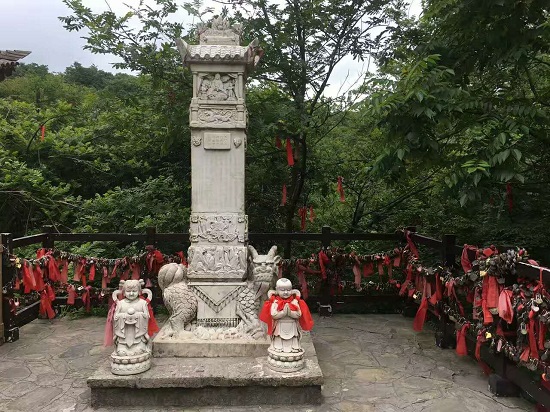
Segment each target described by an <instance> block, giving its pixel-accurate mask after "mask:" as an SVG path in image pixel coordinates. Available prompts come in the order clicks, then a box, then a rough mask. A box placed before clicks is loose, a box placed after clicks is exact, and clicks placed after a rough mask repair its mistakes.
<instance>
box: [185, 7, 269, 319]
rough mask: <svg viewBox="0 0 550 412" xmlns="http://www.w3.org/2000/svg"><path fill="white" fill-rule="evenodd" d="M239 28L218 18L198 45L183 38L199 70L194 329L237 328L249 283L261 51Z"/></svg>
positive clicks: (194, 140)
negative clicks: (255, 93) (249, 145)
mask: <svg viewBox="0 0 550 412" xmlns="http://www.w3.org/2000/svg"><path fill="white" fill-rule="evenodd" d="M240 37H241V28H240V26H239V25H233V26H230V25H229V23H228V21H227V20H224V19H221V18H219V19H214V21H213V22H212V23H211V27H207V26H205V25H203V26H201V27H199V43H200V44H199V45H188V44H187V43H185V42H184V41H183V40H180V39H178V40H177V46H178V50H179V52H180V54H181V56H182V59H183V62H184V64H185V65H188V66H189V67H190V69H191V72H192V73H193V98H192V100H191V105H190V110H189V117H190V118H189V125H190V129H191V170H192V171H191V187H192V189H191V217H190V228H189V232H190V240H191V247H190V248H189V251H188V260H189V267H188V270H187V278H188V285H189V287H190V289H191V290H192V291H193V293H194V294H195V296H196V297H197V300H198V306H197V316H196V327H201V326H202V327H207V328H208V327H209V328H220V327H222V328H228V327H237V326H238V325H239V323H240V321H241V319H242V318H243V316H242V314H239V310H240V308H239V307H238V306H239V299H238V296H239V295H240V294H241V295H242V293H243V291H244V289H245V288H246V282H245V280H246V276H247V262H248V251H247V242H248V217H247V215H246V214H245V199H244V190H245V178H244V174H245V150H246V126H247V121H248V116H247V112H246V106H245V93H244V87H245V81H246V77H247V72H248V71H250V70H251V69H253V68H254V66H255V65H256V63H257V62H258V60H259V58H260V53H261V49H260V48H259V47H257V41H255V42H253V43H251V44H250V45H249V46H241V45H240Z"/></svg>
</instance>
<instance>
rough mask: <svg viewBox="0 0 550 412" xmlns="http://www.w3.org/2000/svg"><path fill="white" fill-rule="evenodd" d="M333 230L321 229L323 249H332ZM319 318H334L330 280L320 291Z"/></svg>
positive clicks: (325, 227)
mask: <svg viewBox="0 0 550 412" xmlns="http://www.w3.org/2000/svg"><path fill="white" fill-rule="evenodd" d="M331 233H332V229H331V227H330V226H323V227H322V229H321V246H322V247H323V249H328V248H330V244H331V236H330V235H331ZM320 295H321V296H320V302H319V316H332V305H331V300H332V299H331V296H330V283H329V278H328V276H327V278H326V279H325V280H323V282H322V284H321V290H320Z"/></svg>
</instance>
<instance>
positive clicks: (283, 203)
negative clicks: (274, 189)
mask: <svg viewBox="0 0 550 412" xmlns="http://www.w3.org/2000/svg"><path fill="white" fill-rule="evenodd" d="M284 205H286V184H284V185H283V194H282V196H281V206H284Z"/></svg>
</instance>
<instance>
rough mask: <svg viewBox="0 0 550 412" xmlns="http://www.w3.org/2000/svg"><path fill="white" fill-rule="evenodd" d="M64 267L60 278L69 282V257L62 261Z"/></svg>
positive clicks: (63, 281)
mask: <svg viewBox="0 0 550 412" xmlns="http://www.w3.org/2000/svg"><path fill="white" fill-rule="evenodd" d="M61 264H62V267H61V272H59V279H60V280H61V283H67V282H68V281H69V279H68V273H69V261H68V260H67V259H63V260H62V261H61Z"/></svg>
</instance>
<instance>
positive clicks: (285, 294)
mask: <svg viewBox="0 0 550 412" xmlns="http://www.w3.org/2000/svg"><path fill="white" fill-rule="evenodd" d="M275 289H277V294H278V295H279V296H280V297H282V298H283V299H288V298H289V297H290V296H291V295H292V293H293V292H294V291H293V290H292V283H291V282H290V280H288V279H287V278H281V279H279V280H278V281H277V284H276V285H275Z"/></svg>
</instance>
